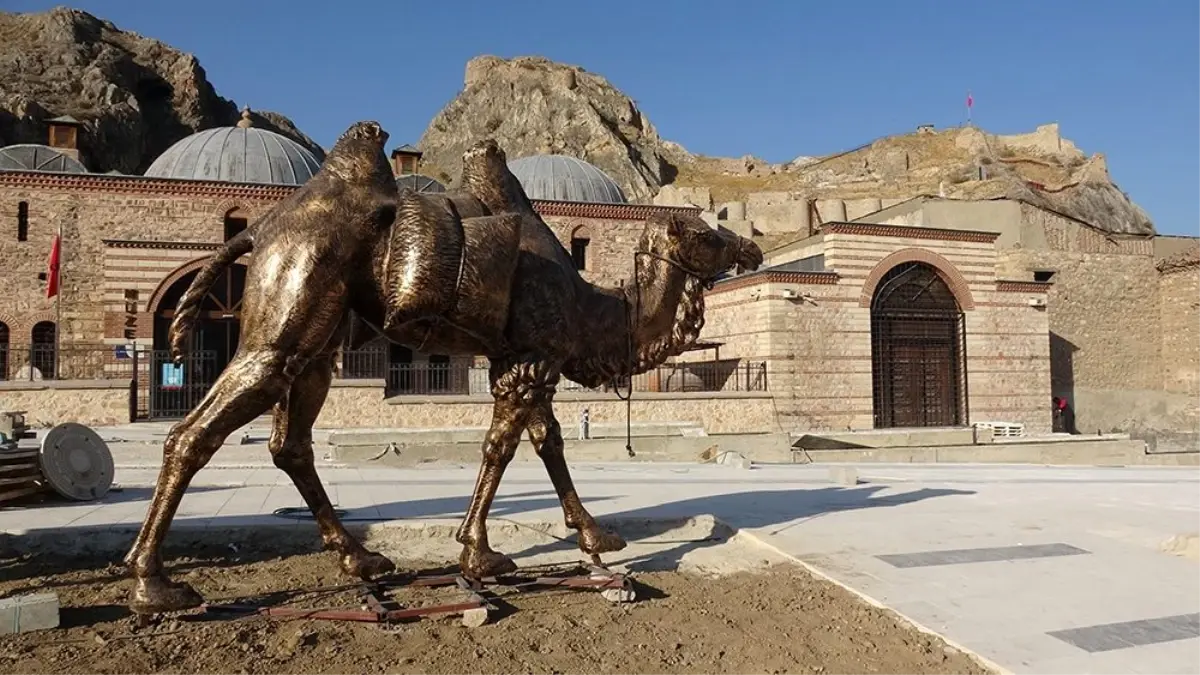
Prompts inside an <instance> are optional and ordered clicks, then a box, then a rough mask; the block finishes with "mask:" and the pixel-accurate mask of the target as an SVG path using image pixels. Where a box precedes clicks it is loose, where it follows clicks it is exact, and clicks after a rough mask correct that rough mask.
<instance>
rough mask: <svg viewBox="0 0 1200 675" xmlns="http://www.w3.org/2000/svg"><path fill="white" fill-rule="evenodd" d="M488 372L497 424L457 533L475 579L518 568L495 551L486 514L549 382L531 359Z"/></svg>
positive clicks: (465, 569) (491, 430)
mask: <svg viewBox="0 0 1200 675" xmlns="http://www.w3.org/2000/svg"><path fill="white" fill-rule="evenodd" d="M489 375H490V377H491V380H492V397H493V399H495V402H494V403H493V404H492V425H491V428H489V429H488V432H487V437H486V438H485V439H484V441H483V462H482V464H481V465H480V467H479V477H478V478H477V479H476V481H475V492H474V493H473V494H472V495H471V505H470V506H469V507H468V508H467V515H466V517H465V518H464V519H463V522H462V525H461V526H460V527H459V528H458V535H457V537H456V538H457V539H458V541H459V543H461V544H462V545H463V552H462V556H461V557H460V559H459V564H460V566H461V567H462V571H463V573H464V574H466V575H468V576H470V577H473V578H476V579H478V578H483V577H490V576H495V575H497V574H507V573H509V572H513V571H515V570H516V569H517V566H516V563H514V562H513V561H512V559H511V558H509V557H508V556H506V555H504V554H502V553H497V552H495V551H493V550H492V548H491V546H489V545H488V537H487V516H488V510H489V509H491V507H492V500H493V499H495V497H496V489H497V488H498V487H500V479H501V478H502V477H503V475H504V469H505V467H507V466H508V463H509V462H511V461H512V458H513V455H515V454H516V452H517V445H518V444H519V443H520V442H521V434H522V433H523V432H524V431H525V424H526V421H527V419H528V416H529V410H530V409H529V404H528V402H527V398H528V397H529V396H530V395H531V394H532V393H533V392H536V391H538V390H539V389H541V388H542V387H544V386H546V380H545V375H544V369H542V368H540V367H538V366H535V365H531V364H529V363H516V364H499V363H495V362H493V363H492V365H491V372H490V373H489ZM550 386H553V385H550Z"/></svg>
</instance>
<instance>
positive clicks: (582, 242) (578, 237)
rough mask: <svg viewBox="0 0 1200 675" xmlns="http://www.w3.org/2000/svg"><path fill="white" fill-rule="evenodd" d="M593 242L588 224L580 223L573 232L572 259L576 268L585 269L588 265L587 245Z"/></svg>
mask: <svg viewBox="0 0 1200 675" xmlns="http://www.w3.org/2000/svg"><path fill="white" fill-rule="evenodd" d="M591 242H592V235H591V233H590V232H588V229H587V226H586V225H580V226H579V227H577V228H575V231H573V232H571V260H573V261H574V262H575V269H577V270H580V271H583V270H586V269H587V268H588V267H587V247H588V244H590V243H591Z"/></svg>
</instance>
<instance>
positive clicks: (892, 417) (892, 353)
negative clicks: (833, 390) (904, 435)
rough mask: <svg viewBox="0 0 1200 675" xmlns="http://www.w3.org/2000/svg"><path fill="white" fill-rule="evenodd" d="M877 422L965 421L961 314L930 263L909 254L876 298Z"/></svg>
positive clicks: (927, 424)
mask: <svg viewBox="0 0 1200 675" xmlns="http://www.w3.org/2000/svg"><path fill="white" fill-rule="evenodd" d="M871 361H872V363H871V369H872V374H873V380H874V382H873V389H874V392H873V393H874V403H875V406H874V407H875V428H877V429H885V428H890V427H952V426H961V425H963V424H966V420H967V372H966V330H965V327H964V314H963V311H962V309H961V308H960V307H959V305H958V301H957V300H956V299H955V297H954V293H953V292H952V291H951V290H950V287H949V286H948V285H947V284H946V282H945V280H944V279H942V276H941V275H940V274H939V273H938V271H937V270H936V269H934V268H933V267H932V266H930V265H927V264H925V263H922V262H906V263H901V264H899V265H897V266H896V267H893V268H892V269H891V270H889V271H888V272H887V274H885V275H884V276H883V278H882V279H881V280H880V281H879V285H878V286H877V287H876V289H875V295H874V297H873V298H872V302H871Z"/></svg>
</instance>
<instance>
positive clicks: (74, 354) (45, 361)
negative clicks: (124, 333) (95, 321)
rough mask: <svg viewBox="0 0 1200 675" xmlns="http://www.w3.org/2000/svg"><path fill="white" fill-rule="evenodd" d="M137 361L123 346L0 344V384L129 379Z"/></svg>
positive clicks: (130, 351)
mask: <svg viewBox="0 0 1200 675" xmlns="http://www.w3.org/2000/svg"><path fill="white" fill-rule="evenodd" d="M134 358H135V355H134V354H133V352H132V350H130V349H128V348H126V347H125V346H123V345H104V344H71V345H65V346H62V347H57V346H55V345H27V344H26V345H0V381H9V382H21V381H25V382H37V381H42V380H110V379H128V378H132V377H133V373H134V372H135V367H134Z"/></svg>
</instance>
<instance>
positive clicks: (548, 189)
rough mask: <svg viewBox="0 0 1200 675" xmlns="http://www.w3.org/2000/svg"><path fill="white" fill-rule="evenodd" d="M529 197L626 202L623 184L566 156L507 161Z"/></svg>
mask: <svg viewBox="0 0 1200 675" xmlns="http://www.w3.org/2000/svg"><path fill="white" fill-rule="evenodd" d="M508 169H509V171H512V174H513V176H515V177H516V178H517V180H518V181H519V182H520V183H521V187H522V188H524V190H525V194H526V195H527V196H528V197H529V198H530V199H546V200H554V201H564V202H591V203H596V204H624V203H626V200H625V193H624V192H622V191H621V186H620V185H617V182H616V181H615V180H613V179H612V178H610V177H609V175H608V174H606V173H604V172H603V171H601V170H600V169H598V168H596V167H595V166H593V165H591V164H588V163H587V162H585V161H583V160H580V159H576V158H574V157H568V156H566V155H534V156H532V157H521V158H519V159H514V160H512V161H511V162H509V163H508Z"/></svg>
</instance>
